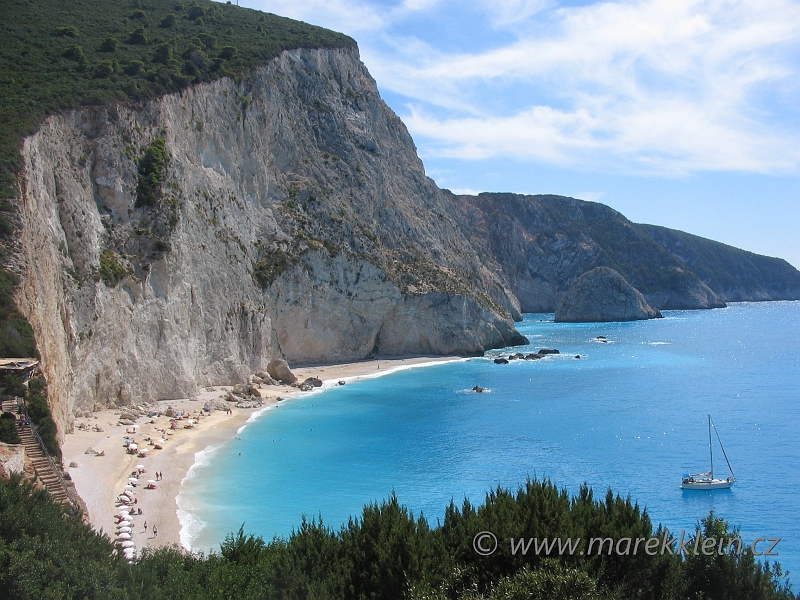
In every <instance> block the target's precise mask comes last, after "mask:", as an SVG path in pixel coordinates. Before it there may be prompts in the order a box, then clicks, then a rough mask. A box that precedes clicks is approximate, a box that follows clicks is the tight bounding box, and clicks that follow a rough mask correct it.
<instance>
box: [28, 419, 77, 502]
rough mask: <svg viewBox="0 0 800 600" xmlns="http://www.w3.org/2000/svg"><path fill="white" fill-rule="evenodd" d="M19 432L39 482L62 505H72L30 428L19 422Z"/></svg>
mask: <svg viewBox="0 0 800 600" xmlns="http://www.w3.org/2000/svg"><path fill="white" fill-rule="evenodd" d="M17 431H18V432H19V437H20V438H21V439H22V444H23V445H24V446H25V454H26V455H27V456H28V458H29V459H30V461H31V463H32V464H33V468H34V469H36V477H37V479H38V480H39V482H40V483H41V484H42V485H44V486H45V487H46V488H47V491H49V492H50V494H51V495H52V496H53V498H55V499H56V500H58V501H59V502H61V503H62V504H71V500H70V497H69V494H68V493H67V490H66V488H65V487H64V484H63V483H62V482H61V479H60V478H59V476H58V474H57V473H56V472H55V470H54V469H53V466H52V464H51V463H50V461H49V460H48V458H47V456H46V455H45V453H44V452H43V451H42V448H41V447H40V446H39V442H38V441H37V440H36V436H34V435H33V431H32V430H31V428H30V426H24V427H23V426H22V425H20V423H19V422H17Z"/></svg>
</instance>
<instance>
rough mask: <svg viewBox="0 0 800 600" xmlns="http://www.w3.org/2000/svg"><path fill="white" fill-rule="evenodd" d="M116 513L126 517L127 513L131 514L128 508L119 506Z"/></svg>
mask: <svg viewBox="0 0 800 600" xmlns="http://www.w3.org/2000/svg"><path fill="white" fill-rule="evenodd" d="M117 514H118V515H119V516H120V517H127V516H128V515H129V514H131V511H130V510H128V509H127V508H120V509H119V510H118V511H117Z"/></svg>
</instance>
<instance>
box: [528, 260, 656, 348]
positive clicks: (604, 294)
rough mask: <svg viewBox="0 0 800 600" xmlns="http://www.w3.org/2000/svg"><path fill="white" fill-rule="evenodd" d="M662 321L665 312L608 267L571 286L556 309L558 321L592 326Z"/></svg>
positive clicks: (597, 270) (593, 271) (588, 274)
mask: <svg viewBox="0 0 800 600" xmlns="http://www.w3.org/2000/svg"><path fill="white" fill-rule="evenodd" d="M659 318H661V313H660V312H659V311H658V310H657V309H655V308H653V307H652V306H650V305H649V304H648V303H647V300H645V298H644V296H643V295H642V294H641V292H639V290H637V289H636V288H634V287H633V286H632V285H631V284H630V283H628V282H627V281H626V280H625V278H624V277H623V276H622V275H620V274H619V273H617V272H616V271H615V270H614V269H610V268H608V267H597V268H596V269H592V270H591V271H588V272H586V273H584V274H583V275H581V276H580V277H579V278H578V279H577V280H576V281H575V283H573V284H572V285H571V286H570V287H569V289H568V290H567V293H566V294H565V295H564V297H563V298H562V299H561V302H560V303H559V305H558V308H557V309H556V318H555V320H556V322H562V323H591V322H605V321H640V320H644V319H659ZM540 352H541V351H540Z"/></svg>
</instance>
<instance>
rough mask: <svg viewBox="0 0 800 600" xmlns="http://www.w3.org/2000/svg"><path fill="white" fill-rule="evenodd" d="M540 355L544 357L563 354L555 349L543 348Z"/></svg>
mask: <svg viewBox="0 0 800 600" xmlns="http://www.w3.org/2000/svg"><path fill="white" fill-rule="evenodd" d="M539 354H541V355H542V356H544V355H545V354H561V352H559V351H558V350H556V349H555V348H542V349H541V350H539Z"/></svg>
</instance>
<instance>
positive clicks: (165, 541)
mask: <svg viewBox="0 0 800 600" xmlns="http://www.w3.org/2000/svg"><path fill="white" fill-rule="evenodd" d="M453 360H460V358H459V357H443V356H408V357H401V358H392V359H375V360H364V361H357V362H351V363H343V364H337V365H320V366H299V367H292V372H293V373H294V374H295V375H296V376H297V378H298V380H299V381H301V382H302V381H304V380H305V379H306V378H309V377H316V378H318V379H320V380H321V381H322V382H323V387H329V386H333V385H338V383H339V382H340V381H344V382H348V383H349V382H351V381H353V380H356V379H359V378H368V377H377V376H382V375H386V374H389V373H392V372H396V371H397V370H402V369H407V368H412V367H419V366H423V365H426V364H429V363H440V362H447V361H453ZM230 389H231V386H214V385H212V386H208V387H207V388H203V389H202V390H201V391H200V393H199V394H198V395H197V396H195V397H193V398H184V399H171V400H159V401H158V402H155V403H149V404H148V407H149V408H150V409H151V410H152V411H153V412H159V413H161V416H158V417H140V418H139V419H137V420H136V426H137V427H136V429H135V433H133V434H132V433H127V432H128V431H129V430H130V428H131V427H132V426H131V425H126V424H121V423H120V422H119V420H120V415H121V414H122V412H123V410H124V407H120V408H109V409H104V410H101V411H98V412H95V413H92V415H91V417H82V418H77V419H75V421H74V423H73V431H72V432H71V433H68V434H66V435H65V441H64V444H63V446H62V454H63V461H64V464H65V465H70V464H75V465H77V466H74V467H68V468H67V471H68V472H69V474H70V477H72V479H73V481H74V482H75V488H76V490H77V492H78V494H79V495H80V497H81V498H82V499H83V501H84V503H85V505H86V509H87V512H88V517H89V521H90V523H91V525H92V526H93V527H94V528H95V529H96V530H98V531H100V530H102V531H103V532H105V533H107V534H110V535H111V536H112V537H115V535H116V533H115V532H116V527H117V525H116V518H115V516H116V515H117V514H118V510H119V507H118V505H117V503H116V499H117V497H118V496H119V494H121V493H122V492H123V490H125V489H126V488H125V486H126V485H129V484H133V485H135V487H133V488H128V489H130V490H131V491H132V492H133V493H134V498H135V500H136V503H135V504H134V505H132V508H131V512H132V513H133V512H137V513H138V510H139V509H141V511H142V515H141V516H139V515H135V516H134V517H133V526H132V527H131V530H132V531H131V534H130V535H131V541H133V542H134V544H135V547H136V550H137V552H138V551H141V549H143V548H148V547H149V548H155V547H159V546H168V545H173V544H178V545H179V544H180V543H181V542H180V531H181V523H180V520H179V518H178V505H177V503H176V499H177V497H178V495H179V494H180V492H181V483H182V481H183V480H184V478H185V477H186V475H187V473H188V472H189V469H191V467H192V465H193V464H194V463H195V460H196V455H197V453H199V452H201V451H203V450H206V449H208V448H211V447H216V446H219V445H220V444H222V443H224V442H226V441H227V440H229V439H231V438H233V437H234V436H235V435H236V434H237V433H238V432H239V431H240V430H241V428H242V427H243V426H245V424H246V423H247V420H248V419H250V418H251V417H252V416H253V413H256V412H259V411H264V410H265V409H267V408H269V407H271V406H274V405H275V404H277V402H278V401H279V398H281V399H282V400H283V401H291V400H292V399H293V398H296V397H299V396H302V395H303V394H305V393H307V392H301V391H298V389H297V388H294V387H291V386H284V385H277V386H272V385H264V386H262V387H261V389H260V390H259V391H260V393H261V395H262V400H261V404H262V405H261V406H260V407H255V408H236V407H235V403H233V402H225V405H229V406H230V410H231V412H230V413H229V412H227V411H225V410H211V411H210V412H205V411H204V410H203V407H204V406H205V405H206V403H208V402H213V403H216V404H219V402H220V401H221V400H222V399H223V398H224V396H225V394H226V393H227V392H228V391H230ZM134 403H135V402H134ZM169 408H171V409H172V410H173V411H175V412H176V413H180V414H183V415H187V416H188V417H190V418H191V421H196V424H192V425H191V428H185V426H186V424H189V422H190V419H182V420H180V421H178V424H179V426H178V428H177V429H170V422H171V421H172V418H171V417H167V416H165V415H164V413H165V412H166V411H167V410H168V409H169ZM79 426H82V428H79ZM94 426H96V427H97V428H98V429H102V431H95V430H94V429H93V427H94ZM164 431H166V432H167V434H166V435H165V433H164ZM126 436H128V437H130V438H133V439H134V440H136V442H137V443H138V444H139V446H140V447H141V448H147V449H148V450H149V452H148V456H147V457H146V458H141V457H138V456H137V455H135V454H129V453H127V451H126V448H125V446H124V441H125V437H126ZM162 436H163V437H162ZM147 438H150V439H151V440H154V441H155V440H159V439H166V442H164V443H162V444H161V445H162V446H163V449H161V450H157V449H154V448H153V446H150V445H148V443H147V442H146V440H147ZM90 449H91V451H92V452H89V450H90ZM87 452H89V453H87ZM98 453H103V455H98ZM139 465H141V466H142V467H143V468H144V472H143V473H142V474H141V475H140V476H139V478H138V480H136V481H134V482H130V483H129V478H130V477H131V474H132V473H135V471H136V470H137V469H136V468H137V467H138V466H139ZM157 472H160V473H161V474H162V475H163V478H162V479H158V480H157V479H156V473H157ZM150 480H153V481H155V489H145V485H147V482H148V481H150ZM134 509H135V510H134ZM145 523H146V524H147V529H146V530H145ZM154 526H155V527H156V528H157V531H158V535H154V533H153V527H154ZM221 541H222V540H220V542H221Z"/></svg>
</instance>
